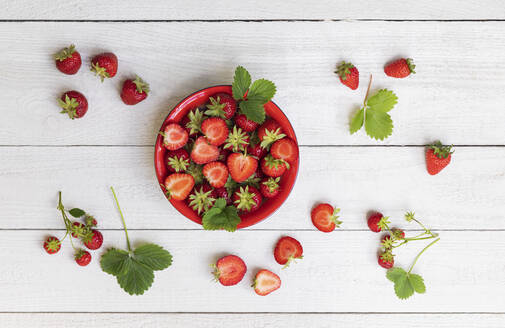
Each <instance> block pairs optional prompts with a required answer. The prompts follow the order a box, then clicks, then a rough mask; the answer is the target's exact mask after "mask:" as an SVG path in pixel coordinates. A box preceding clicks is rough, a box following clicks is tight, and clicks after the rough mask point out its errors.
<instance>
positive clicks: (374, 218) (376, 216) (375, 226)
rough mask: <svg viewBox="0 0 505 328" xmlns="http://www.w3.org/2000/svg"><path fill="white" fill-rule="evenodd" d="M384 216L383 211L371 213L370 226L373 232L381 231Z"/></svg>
mask: <svg viewBox="0 0 505 328" xmlns="http://www.w3.org/2000/svg"><path fill="white" fill-rule="evenodd" d="M382 218H383V215H382V213H379V212H376V213H373V214H372V215H370V217H369V218H368V221H367V223H368V228H370V230H372V231H373V232H380V231H381V230H382V228H381V227H380V226H379V222H380V220H381V219H382Z"/></svg>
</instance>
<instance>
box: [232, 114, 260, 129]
mask: <svg viewBox="0 0 505 328" xmlns="http://www.w3.org/2000/svg"><path fill="white" fill-rule="evenodd" d="M235 124H237V125H238V127H239V128H241V129H242V130H244V131H246V132H252V131H254V130H256V128H257V127H258V125H259V124H258V123H256V122H254V121H251V120H248V119H247V116H245V115H244V114H238V115H237V116H235Z"/></svg>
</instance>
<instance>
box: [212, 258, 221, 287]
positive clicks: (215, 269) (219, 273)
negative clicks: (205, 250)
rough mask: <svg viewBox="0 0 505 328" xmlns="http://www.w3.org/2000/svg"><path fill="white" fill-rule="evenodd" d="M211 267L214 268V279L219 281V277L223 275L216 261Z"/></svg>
mask: <svg viewBox="0 0 505 328" xmlns="http://www.w3.org/2000/svg"><path fill="white" fill-rule="evenodd" d="M210 267H211V268H212V269H213V271H212V275H213V276H214V281H215V282H218V281H219V277H220V276H221V271H219V268H218V267H217V265H216V264H214V263H212V264H210Z"/></svg>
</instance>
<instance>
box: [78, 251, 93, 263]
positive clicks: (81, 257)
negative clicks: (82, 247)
mask: <svg viewBox="0 0 505 328" xmlns="http://www.w3.org/2000/svg"><path fill="white" fill-rule="evenodd" d="M90 262H91V254H90V253H89V252H88V251H82V252H78V253H77V254H76V256H75V263H77V264H79V265H80V266H86V265H88V264H89V263H90Z"/></svg>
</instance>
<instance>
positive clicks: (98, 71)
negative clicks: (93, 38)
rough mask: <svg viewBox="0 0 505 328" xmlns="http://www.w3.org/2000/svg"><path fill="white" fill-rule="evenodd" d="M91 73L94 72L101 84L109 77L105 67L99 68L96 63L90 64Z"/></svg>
mask: <svg viewBox="0 0 505 328" xmlns="http://www.w3.org/2000/svg"><path fill="white" fill-rule="evenodd" d="M91 71H92V72H95V75H96V76H99V77H100V80H101V81H102V82H103V80H104V79H105V78H109V77H110V74H109V73H108V72H107V70H106V69H105V67H101V66H100V65H98V63H91Z"/></svg>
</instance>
